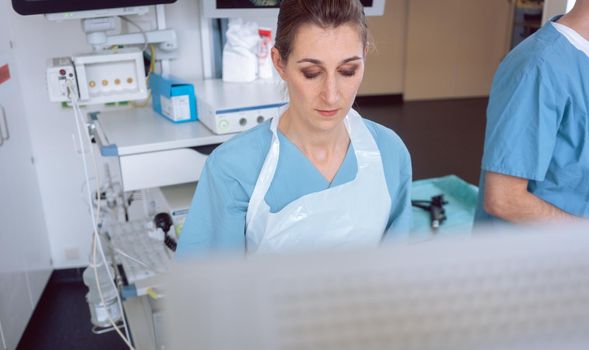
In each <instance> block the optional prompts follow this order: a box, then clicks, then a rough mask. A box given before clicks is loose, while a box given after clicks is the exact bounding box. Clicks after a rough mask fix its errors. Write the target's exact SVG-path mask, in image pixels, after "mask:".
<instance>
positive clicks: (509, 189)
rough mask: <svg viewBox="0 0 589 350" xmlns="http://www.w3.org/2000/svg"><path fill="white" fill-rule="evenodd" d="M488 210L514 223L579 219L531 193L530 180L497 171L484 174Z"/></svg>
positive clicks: (486, 209)
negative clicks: (529, 190)
mask: <svg viewBox="0 0 589 350" xmlns="http://www.w3.org/2000/svg"><path fill="white" fill-rule="evenodd" d="M483 190H484V191H485V201H484V208H485V211H486V212H487V213H489V214H491V215H493V216H495V217H498V218H500V219H503V220H506V221H510V222H515V223H524V222H533V221H554V220H578V219H579V218H577V217H576V216H573V215H571V214H568V213H566V212H564V211H562V210H561V209H559V208H557V207H555V206H553V205H552V204H550V203H548V202H545V201H543V200H542V199H540V198H538V197H536V196H535V195H533V194H532V193H530V192H528V180H527V179H524V178H519V177H515V176H509V175H504V174H499V173H494V172H486V174H485V188H484V189H483Z"/></svg>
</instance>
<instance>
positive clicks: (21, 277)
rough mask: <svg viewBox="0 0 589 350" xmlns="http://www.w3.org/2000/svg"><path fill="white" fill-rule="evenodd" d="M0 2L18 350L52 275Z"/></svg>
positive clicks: (10, 303)
mask: <svg viewBox="0 0 589 350" xmlns="http://www.w3.org/2000/svg"><path fill="white" fill-rule="evenodd" d="M9 6H10V2H8V1H0V338H1V339H0V349H15V348H16V346H17V344H18V342H19V340H20V337H21V335H22V333H23V331H24V329H25V327H26V324H27V322H28V321H29V318H30V317H31V315H32V313H33V310H34V308H35V306H36V304H37V302H38V300H39V298H40V296H41V293H42V292H43V289H44V288H45V285H46V283H47V279H48V278H49V275H50V273H51V258H50V249H49V240H48V235H47V229H46V226H45V218H44V215H43V209H42V205H41V196H40V192H39V186H38V182H37V173H36V170H35V165H34V157H33V152H32V146H31V141H30V136H29V130H28V126H27V120H26V117H25V114H24V108H23V102H22V98H21V97H22V96H21V90H20V87H19V83H18V72H17V70H16V65H15V60H14V58H13V56H12V50H11V44H10V28H9V22H8V20H7V19H8V11H12V9H10V8H9Z"/></svg>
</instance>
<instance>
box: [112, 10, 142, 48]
mask: <svg viewBox="0 0 589 350" xmlns="http://www.w3.org/2000/svg"><path fill="white" fill-rule="evenodd" d="M119 17H120V18H121V19H122V20H123V21H125V22H127V23H129V24H131V25H132V26H133V27H135V28H137V29H138V30H139V32H141V35H143V50H141V51H145V50H147V45H149V40H148V39H147V34H146V33H145V30H143V28H141V26H140V25H139V24H137V23H136V22H135V21H133V20H132V19H130V18H129V17H127V16H119Z"/></svg>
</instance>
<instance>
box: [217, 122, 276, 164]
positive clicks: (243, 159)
mask: <svg viewBox="0 0 589 350" xmlns="http://www.w3.org/2000/svg"><path fill="white" fill-rule="evenodd" d="M271 141H272V131H271V130H270V120H267V121H265V122H263V123H261V124H260V125H257V126H255V127H253V128H251V129H249V130H247V131H243V132H241V133H240V134H238V135H235V136H234V137H232V138H231V139H229V140H227V141H225V142H224V143H223V144H221V145H220V146H219V147H217V148H216V149H215V150H214V151H213V152H212V153H211V154H210V156H209V159H208V160H207V163H208V165H209V166H210V167H213V168H214V169H215V170H216V171H222V172H223V173H225V174H228V175H230V174H244V172H246V173H247V172H248V170H251V169H255V168H256V167H257V166H258V165H259V167H261V164H262V163H263V161H264V159H265V158H266V154H267V153H268V149H269V148H270V143H271Z"/></svg>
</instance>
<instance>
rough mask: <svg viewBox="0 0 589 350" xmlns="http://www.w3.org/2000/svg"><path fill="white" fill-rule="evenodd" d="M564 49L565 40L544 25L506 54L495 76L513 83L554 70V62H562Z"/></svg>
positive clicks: (549, 25) (548, 26)
mask: <svg viewBox="0 0 589 350" xmlns="http://www.w3.org/2000/svg"><path fill="white" fill-rule="evenodd" d="M566 47H567V46H566V38H565V37H564V36H563V35H562V34H560V33H559V32H558V30H557V29H556V28H555V27H554V25H553V24H552V23H546V24H545V25H544V26H543V27H542V28H540V30H538V31H537V32H536V33H534V34H533V35H531V36H529V37H528V38H526V39H525V40H524V41H522V42H521V43H520V44H519V45H517V46H516V47H515V48H513V50H511V51H510V52H509V53H508V54H507V56H506V57H505V59H504V60H503V61H502V62H501V65H500V66H499V69H498V70H497V74H498V75H500V76H504V77H505V78H506V79H509V80H512V81H513V80H514V78H515V79H518V78H520V77H523V76H526V75H529V74H540V73H541V72H543V71H545V70H550V69H553V68H556V67H558V65H555V64H554V63H555V62H554V61H555V60H556V61H560V60H562V56H563V54H564V51H566Z"/></svg>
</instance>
